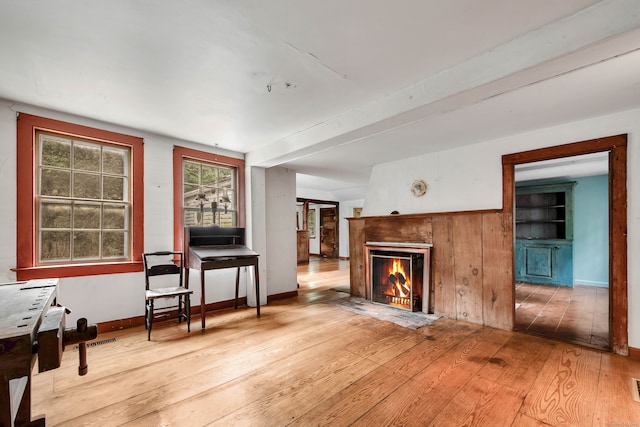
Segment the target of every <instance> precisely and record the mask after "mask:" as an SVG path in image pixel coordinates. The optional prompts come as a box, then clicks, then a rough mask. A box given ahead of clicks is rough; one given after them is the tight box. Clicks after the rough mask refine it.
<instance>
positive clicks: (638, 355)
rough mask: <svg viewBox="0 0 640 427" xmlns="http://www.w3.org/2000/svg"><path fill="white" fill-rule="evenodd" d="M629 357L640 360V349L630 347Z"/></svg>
mask: <svg viewBox="0 0 640 427" xmlns="http://www.w3.org/2000/svg"><path fill="white" fill-rule="evenodd" d="M629 357H630V358H632V359H638V360H640V348H633V347H629Z"/></svg>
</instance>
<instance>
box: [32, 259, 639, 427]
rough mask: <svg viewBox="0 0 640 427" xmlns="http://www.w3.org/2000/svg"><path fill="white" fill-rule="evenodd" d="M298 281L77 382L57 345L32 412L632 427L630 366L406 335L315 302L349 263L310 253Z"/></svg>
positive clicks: (137, 422)
mask: <svg viewBox="0 0 640 427" xmlns="http://www.w3.org/2000/svg"><path fill="white" fill-rule="evenodd" d="M345 265H346V266H347V268H344V267H345ZM299 271H300V272H301V278H302V279H301V280H300V281H299V283H300V289H299V295H298V296H297V297H293V298H288V299H285V300H275V301H271V302H270V303H269V304H268V305H266V306H264V307H263V310H262V316H261V317H260V318H259V319H258V318H256V316H255V311H254V310H252V309H249V308H246V309H240V310H237V311H236V310H223V311H220V312H217V313H211V314H209V315H208V318H207V329H206V330H205V331H201V330H200V329H199V325H197V323H198V322H193V323H192V332H191V333H190V334H189V333H187V332H186V329H185V327H184V325H178V324H177V323H172V322H163V323H160V324H159V325H158V327H157V328H156V327H155V326H154V331H153V334H152V341H150V342H149V341H147V339H146V331H145V330H144V328H131V329H127V330H122V331H115V332H111V333H108V334H101V335H100V336H99V337H98V340H105V343H104V344H102V345H98V346H95V347H90V348H89V354H88V358H89V373H88V374H87V375H86V376H84V377H78V376H77V360H76V357H77V352H74V351H73V350H72V349H67V351H65V355H64V358H63V364H62V367H61V368H59V369H56V370H52V371H49V372H45V373H42V374H35V375H34V381H33V396H32V397H33V413H38V414H46V417H47V425H49V426H65V427H66V426H91V425H93V426H100V427H103V426H125V425H126V426H136V427H139V426H154V427H155V426H188V427H192V426H195V427H197V426H204V425H234V426H236V425H249V426H256V425H260V426H284V425H298V426H307V425H331V426H341V425H345V426H346V425H367V426H369V425H376V426H377V425H390V424H396V425H428V424H431V425H444V426H448V425H465V424H469V425H486V426H496V425H513V426H528V425H532V426H534V425H535V426H538V425H580V426H583V425H598V426H604V425H607V424H609V425H611V424H614V423H626V424H627V425H633V424H634V423H638V420H640V404H639V403H636V402H633V401H631V400H630V378H631V377H632V376H636V377H640V361H637V360H634V359H629V358H624V357H620V356H614V355H612V354H609V353H603V352H599V351H595V350H591V349H588V348H585V347H582V346H578V345H572V344H566V343H562V342H559V341H554V340H549V339H546V338H542V337H537V336H533V335H527V334H522V333H517V332H507V331H502V330H496V329H491V328H486V327H482V326H479V325H476V324H471V323H466V322H460V321H455V320H450V319H444V318H441V319H439V320H437V321H436V322H434V323H433V324H432V325H430V326H426V327H423V328H420V329H418V330H410V329H405V328H402V327H400V326H397V325H395V324H392V323H389V322H383V321H379V320H376V319H373V318H370V317H367V316H362V315H358V314H355V313H352V312H349V311H346V310H343V309H341V308H339V307H337V306H335V305H331V304H324V302H326V301H331V300H333V299H336V298H344V297H346V296H347V295H346V294H345V293H343V292H337V291H333V290H331V288H334V287H336V286H343V285H344V284H345V283H348V277H349V270H348V262H345V261H338V260H326V259H314V257H312V259H311V260H310V263H309V265H305V266H300V267H299ZM544 295H545V292H543V291H541V290H537V289H536V292H532V293H531V294H529V295H528V296H527V297H526V298H524V299H523V301H525V302H526V299H527V298H531V297H534V298H540V297H542V298H544ZM547 295H548V293H547ZM605 298H606V296H605ZM596 299H597V296H596ZM596 304H597V303H596ZM596 311H597V310H596ZM596 324H597V322H595V321H594V327H593V330H594V331H595V329H596V328H595V326H596ZM594 334H595V332H594ZM110 338H116V340H115V341H108V342H107V340H109V339H110Z"/></svg>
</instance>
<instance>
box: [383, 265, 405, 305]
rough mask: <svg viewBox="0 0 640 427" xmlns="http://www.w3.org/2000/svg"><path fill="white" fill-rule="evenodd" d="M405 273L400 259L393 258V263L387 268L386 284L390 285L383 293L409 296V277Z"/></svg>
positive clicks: (401, 296) (402, 296)
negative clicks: (387, 290)
mask: <svg viewBox="0 0 640 427" xmlns="http://www.w3.org/2000/svg"><path fill="white" fill-rule="evenodd" d="M407 276H408V275H407V273H406V272H405V271H404V268H402V260H399V259H394V260H393V265H392V267H391V268H390V269H389V277H388V278H387V284H388V285H390V286H391V289H389V291H391V292H385V294H390V295H393V296H396V297H400V298H408V297H410V296H411V279H410V278H409V277H407Z"/></svg>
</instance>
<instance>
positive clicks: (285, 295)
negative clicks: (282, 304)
mask: <svg viewBox="0 0 640 427" xmlns="http://www.w3.org/2000/svg"><path fill="white" fill-rule="evenodd" d="M297 296H298V291H291V292H283V293H281V294H274V295H268V296H267V304H268V303H270V302H271V301H275V300H279V299H286V298H293V297H297Z"/></svg>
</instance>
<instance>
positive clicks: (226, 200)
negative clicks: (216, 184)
mask: <svg viewBox="0 0 640 427" xmlns="http://www.w3.org/2000/svg"><path fill="white" fill-rule="evenodd" d="M218 202H219V203H218V208H222V209H224V205H225V204H226V205H227V208H230V209H233V207H234V206H235V204H236V201H235V195H234V192H233V191H227V190H223V191H222V195H221V196H220V198H219V200H218Z"/></svg>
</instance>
